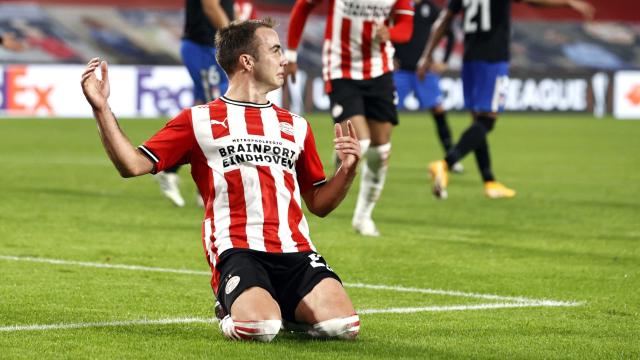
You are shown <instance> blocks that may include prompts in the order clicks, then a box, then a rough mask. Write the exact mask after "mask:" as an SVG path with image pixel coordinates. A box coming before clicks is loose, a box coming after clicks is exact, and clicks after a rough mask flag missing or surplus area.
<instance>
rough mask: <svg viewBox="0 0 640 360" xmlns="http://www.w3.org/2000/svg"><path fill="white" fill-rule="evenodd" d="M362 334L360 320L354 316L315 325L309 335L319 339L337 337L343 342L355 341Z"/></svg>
mask: <svg viewBox="0 0 640 360" xmlns="http://www.w3.org/2000/svg"><path fill="white" fill-rule="evenodd" d="M358 332H360V318H359V317H358V315H353V316H349V317H345V318H335V319H329V320H326V321H322V322H319V323H317V324H314V325H313V326H312V327H311V329H309V331H307V333H308V334H309V335H311V336H313V337H317V338H332V337H337V338H339V339H343V340H355V338H356V337H357V336H358Z"/></svg>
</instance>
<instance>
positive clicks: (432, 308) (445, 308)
mask: <svg viewBox="0 0 640 360" xmlns="http://www.w3.org/2000/svg"><path fill="white" fill-rule="evenodd" d="M580 305H581V304H580V303H568V302H553V301H539V302H534V303H491V304H475V305H450V306H425V307H406V308H388V309H362V310H357V313H358V314H359V315H372V314H409V313H419V312H444V311H466V310H489V309H510V308H523V307H564V306H580ZM216 322H217V320H216V319H211V318H209V319H207V318H176V319H159V320H147V319H143V320H130V321H112V322H90V323H77V324H64V323H63V324H43V325H11V326H0V332H17V331H45V330H67V329H82V328H95V327H120V326H135V325H171V324H193V323H201V324H212V323H216Z"/></svg>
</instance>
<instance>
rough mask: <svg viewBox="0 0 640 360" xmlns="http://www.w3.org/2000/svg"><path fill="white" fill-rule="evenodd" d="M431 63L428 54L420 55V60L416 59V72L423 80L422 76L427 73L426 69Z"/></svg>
mask: <svg viewBox="0 0 640 360" xmlns="http://www.w3.org/2000/svg"><path fill="white" fill-rule="evenodd" d="M432 63H433V61H432V59H431V58H430V57H428V56H421V57H420V60H418V65H417V66H416V74H417V75H418V78H419V79H420V80H424V77H425V76H426V75H427V71H428V70H429V68H431V64H432Z"/></svg>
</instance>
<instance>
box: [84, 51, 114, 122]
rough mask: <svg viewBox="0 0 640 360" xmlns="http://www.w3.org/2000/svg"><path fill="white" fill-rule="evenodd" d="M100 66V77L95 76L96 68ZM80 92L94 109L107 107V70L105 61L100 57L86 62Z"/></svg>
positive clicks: (108, 89) (108, 90) (108, 91)
mask: <svg viewBox="0 0 640 360" xmlns="http://www.w3.org/2000/svg"><path fill="white" fill-rule="evenodd" d="M98 66H99V67H100V73H101V77H102V79H98V77H97V76H96V73H95V71H96V69H97V68H98ZM80 84H81V85H82V93H84V97H85V98H87V101H88V102H89V104H90V105H91V107H92V108H93V109H94V110H103V109H104V108H105V107H107V106H108V105H107V99H108V98H109V93H110V87H109V71H108V68H107V62H106V61H103V60H100V58H93V59H91V60H90V61H89V63H88V64H87V67H86V69H85V70H84V73H82V80H81V81H80Z"/></svg>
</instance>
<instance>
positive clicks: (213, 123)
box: [211, 118, 227, 129]
mask: <svg viewBox="0 0 640 360" xmlns="http://www.w3.org/2000/svg"><path fill="white" fill-rule="evenodd" d="M211 125H222V126H224V128H225V129H227V118H224V120H222V121H218V120H211Z"/></svg>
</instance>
